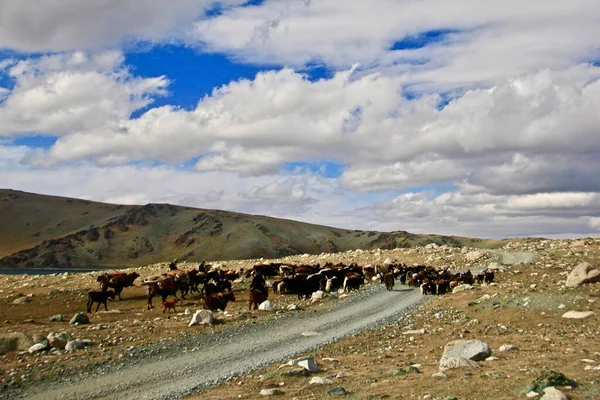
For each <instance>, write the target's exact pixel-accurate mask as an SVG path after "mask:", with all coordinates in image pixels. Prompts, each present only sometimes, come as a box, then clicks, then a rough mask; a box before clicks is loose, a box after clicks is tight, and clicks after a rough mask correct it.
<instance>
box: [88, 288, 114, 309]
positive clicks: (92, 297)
mask: <svg viewBox="0 0 600 400" xmlns="http://www.w3.org/2000/svg"><path fill="white" fill-rule="evenodd" d="M114 298H115V291H114V290H102V291H98V290H90V291H89V292H88V302H87V312H89V313H91V312H92V305H94V303H98V305H97V306H96V312H98V308H100V304H104V309H105V310H106V311H108V306H107V305H106V303H107V302H108V299H114Z"/></svg>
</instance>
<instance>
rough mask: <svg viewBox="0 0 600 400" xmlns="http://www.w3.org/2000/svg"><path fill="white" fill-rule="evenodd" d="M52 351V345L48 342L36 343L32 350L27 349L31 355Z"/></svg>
mask: <svg viewBox="0 0 600 400" xmlns="http://www.w3.org/2000/svg"><path fill="white" fill-rule="evenodd" d="M45 350H50V343H48V341H47V340H44V341H43V342H41V343H36V344H34V345H33V346H31V347H30V348H28V349H27V351H28V352H29V353H37V352H38V351H45Z"/></svg>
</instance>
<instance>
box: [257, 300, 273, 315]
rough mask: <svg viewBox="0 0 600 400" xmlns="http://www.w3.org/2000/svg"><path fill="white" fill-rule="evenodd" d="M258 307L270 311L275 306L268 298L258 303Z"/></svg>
mask: <svg viewBox="0 0 600 400" xmlns="http://www.w3.org/2000/svg"><path fill="white" fill-rule="evenodd" d="M258 309H259V310H263V311H270V312H273V311H275V307H274V306H273V303H271V301H270V300H265V301H263V302H262V303H260V304H259V305H258Z"/></svg>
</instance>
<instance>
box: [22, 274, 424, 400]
mask: <svg viewBox="0 0 600 400" xmlns="http://www.w3.org/2000/svg"><path fill="white" fill-rule="evenodd" d="M354 297H355V298H352V299H347V300H345V301H344V302H340V303H341V304H340V305H339V306H337V307H335V308H332V309H327V310H319V311H311V310H305V311H302V312H298V313H295V314H292V313H290V314H288V315H286V316H284V317H281V318H278V319H274V320H270V321H267V322H265V323H258V324H255V325H245V326H242V327H237V328H236V329H225V330H223V331H221V332H218V333H215V334H214V335H210V334H209V335H201V336H197V337H194V338H193V339H192V340H191V341H190V339H188V340H187V341H186V342H185V343H184V342H183V341H182V343H181V344H180V347H176V346H174V347H173V349H172V350H171V351H169V352H163V353H165V354H163V355H161V356H160V357H159V356H145V357H143V358H141V359H137V360H133V361H131V362H129V363H128V364H125V365H121V366H120V367H119V368H118V369H117V368H115V369H110V368H108V369H107V368H102V369H99V370H98V371H97V372H95V373H94V372H92V373H87V375H86V376H83V377H81V379H73V378H67V379H65V380H64V381H63V382H60V381H59V382H53V383H51V384H45V385H38V386H35V385H34V386H31V387H28V388H24V390H22V391H21V392H20V393H13V395H15V396H16V398H27V399H40V400H52V399H60V400H66V399H104V398H106V399H114V398H118V399H120V400H126V399H135V400H139V399H177V398H181V397H183V396H185V395H187V394H191V393H194V392H195V391H198V390H200V389H203V388H205V387H208V386H210V385H214V384H215V383H217V382H219V381H222V380H223V379H226V378H230V377H233V376H236V375H240V374H244V373H248V372H249V371H251V370H253V369H256V368H258V367H262V366H266V365H268V364H271V363H273V362H277V361H281V360H287V359H289V358H291V357H293V356H294V355H297V354H299V353H303V352H306V351H309V350H312V349H315V348H318V347H319V346H322V345H325V344H328V343H332V342H335V341H337V340H339V339H340V338H343V337H346V336H351V335H355V334H357V333H360V332H362V331H365V330H369V329H373V328H375V327H377V326H379V325H381V324H382V323H386V322H391V321H393V320H395V319H396V318H398V317H399V316H400V315H401V314H402V313H403V312H405V311H406V310H407V309H409V308H410V307H412V306H414V305H415V304H417V303H419V302H420V301H422V299H423V296H421V294H420V292H419V291H418V290H411V289H408V288H406V287H401V288H398V287H396V290H394V291H392V292H388V291H386V290H385V289H384V288H383V287H382V285H377V286H376V287H372V288H370V289H368V290H366V291H365V292H364V293H361V294H359V295H356V296H354ZM306 332H314V333H316V334H311V335H303V333H306ZM184 349H185V351H184Z"/></svg>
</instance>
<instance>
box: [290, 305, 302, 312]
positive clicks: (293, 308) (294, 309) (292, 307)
mask: <svg viewBox="0 0 600 400" xmlns="http://www.w3.org/2000/svg"><path fill="white" fill-rule="evenodd" d="M287 309H288V310H291V311H297V310H300V306H298V305H297V304H290V305H289V306H287Z"/></svg>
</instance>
